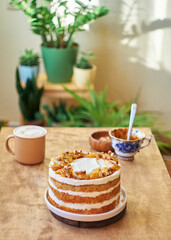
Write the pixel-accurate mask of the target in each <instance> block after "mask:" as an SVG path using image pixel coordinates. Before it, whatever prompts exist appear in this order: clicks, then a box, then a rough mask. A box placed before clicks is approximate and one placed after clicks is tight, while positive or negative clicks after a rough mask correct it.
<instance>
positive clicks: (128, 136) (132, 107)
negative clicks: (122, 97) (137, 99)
mask: <svg viewBox="0 0 171 240" xmlns="http://www.w3.org/2000/svg"><path fill="white" fill-rule="evenodd" d="M136 111H137V104H136V103H133V104H132V105H131V114H130V120H129V128H128V134H127V141H129V139H130V136H131V131H132V126H133V122H134V118H135V114H136Z"/></svg>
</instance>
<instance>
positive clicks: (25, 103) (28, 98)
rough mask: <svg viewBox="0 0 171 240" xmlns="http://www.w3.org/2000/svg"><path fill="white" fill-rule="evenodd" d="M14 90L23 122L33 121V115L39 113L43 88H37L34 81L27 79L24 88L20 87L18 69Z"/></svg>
mask: <svg viewBox="0 0 171 240" xmlns="http://www.w3.org/2000/svg"><path fill="white" fill-rule="evenodd" d="M16 89H17V92H18V95H19V105H20V110H21V113H22V115H23V116H24V120H25V121H33V120H35V113H36V112H39V108H40V101H41V97H42V94H43V90H44V88H43V87H41V88H37V85H36V80H35V79H34V78H33V79H28V81H27V83H26V85H25V87H23V86H22V85H21V81H20V77H19V73H18V69H17V70H16Z"/></svg>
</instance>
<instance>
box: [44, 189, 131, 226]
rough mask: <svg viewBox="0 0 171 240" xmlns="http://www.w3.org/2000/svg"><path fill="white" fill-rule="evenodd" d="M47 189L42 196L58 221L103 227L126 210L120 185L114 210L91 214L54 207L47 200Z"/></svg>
mask: <svg viewBox="0 0 171 240" xmlns="http://www.w3.org/2000/svg"><path fill="white" fill-rule="evenodd" d="M47 191H48V188H47V189H46V191H45V194H44V198H45V202H46V205H47V207H48V208H49V210H50V211H51V213H52V215H53V216H54V217H55V218H56V219H58V220H59V221H61V222H64V223H66V224H69V225H72V226H75V227H82V228H96V227H103V226H106V225H109V224H112V223H114V222H117V221H118V220H120V219H121V218H122V217H123V216H124V214H125V211H126V203H127V194H126V191H125V189H124V188H123V187H122V186H121V195H120V202H119V204H118V205H117V207H116V208H115V209H114V210H112V211H109V212H106V213H100V214H92V215H85V214H77V213H70V212H66V211H63V210H61V209H58V208H56V207H54V206H53V205H52V204H51V203H50V202H49V201H48V198H47Z"/></svg>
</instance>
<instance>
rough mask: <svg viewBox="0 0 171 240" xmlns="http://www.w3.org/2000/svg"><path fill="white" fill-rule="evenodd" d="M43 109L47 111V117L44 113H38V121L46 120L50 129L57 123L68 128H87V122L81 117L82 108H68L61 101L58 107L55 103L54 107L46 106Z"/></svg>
mask: <svg viewBox="0 0 171 240" xmlns="http://www.w3.org/2000/svg"><path fill="white" fill-rule="evenodd" d="M43 109H44V110H45V115H46V116H45V115H43V114H42V113H37V114H36V117H37V119H38V120H45V118H46V122H47V125H48V126H49V127H51V126H53V125H54V124H56V123H60V124H62V125H63V126H67V127H84V126H85V120H84V118H82V117H81V114H82V113H81V111H82V109H83V108H82V107H80V106H70V107H67V106H66V103H65V102H63V101H60V102H59V104H58V105H57V104H56V103H53V104H52V107H50V106H49V105H44V106H43Z"/></svg>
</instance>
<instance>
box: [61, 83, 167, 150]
mask: <svg viewBox="0 0 171 240" xmlns="http://www.w3.org/2000/svg"><path fill="white" fill-rule="evenodd" d="M64 89H65V90H66V91H67V92H69V93H70V94H71V95H72V96H73V97H74V98H75V99H76V100H77V101H78V102H79V103H80V105H81V106H82V107H83V109H82V112H81V114H80V115H79V116H80V121H81V119H82V118H84V119H86V120H87V121H89V122H90V123H91V126H92V127H128V126H129V118H130V109H131V104H132V103H133V102H135V100H136V99H133V100H132V101H129V102H126V103H123V104H122V103H121V102H119V101H114V102H109V101H107V88H105V90H104V91H103V92H99V93H97V92H96V91H95V90H93V89H91V88H90V87H89V93H90V100H87V99H84V98H82V97H80V96H79V95H77V94H76V93H75V92H74V91H72V90H70V89H67V88H66V87H65V86H64ZM134 127H149V128H151V130H152V132H153V134H154V136H155V138H156V141H157V144H158V146H159V148H160V150H161V151H163V152H165V153H167V152H168V149H171V143H168V142H166V141H163V140H162V138H161V136H162V137H165V138H166V137H167V138H168V139H169V138H170V137H171V132H170V131H169V132H164V131H162V130H161V129H160V124H159V122H158V120H157V115H156V114H154V113H152V112H148V111H144V112H138V113H137V114H136V117H135V120H134Z"/></svg>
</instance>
